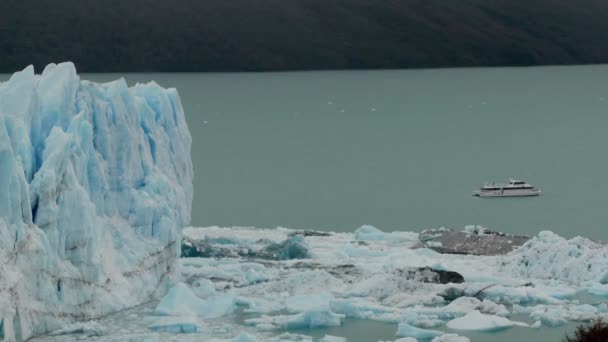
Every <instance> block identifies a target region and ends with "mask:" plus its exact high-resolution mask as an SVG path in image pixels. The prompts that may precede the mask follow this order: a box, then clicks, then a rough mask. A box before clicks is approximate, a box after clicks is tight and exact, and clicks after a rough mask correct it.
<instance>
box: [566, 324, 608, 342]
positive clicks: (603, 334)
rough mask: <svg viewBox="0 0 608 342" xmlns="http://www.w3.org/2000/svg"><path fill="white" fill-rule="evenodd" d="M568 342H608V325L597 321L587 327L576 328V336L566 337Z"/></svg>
mask: <svg viewBox="0 0 608 342" xmlns="http://www.w3.org/2000/svg"><path fill="white" fill-rule="evenodd" d="M565 341H566V342H606V341H608V323H606V322H603V321H595V322H593V323H592V324H590V325H588V326H585V325H580V326H578V328H576V331H575V332H574V336H566V338H565Z"/></svg>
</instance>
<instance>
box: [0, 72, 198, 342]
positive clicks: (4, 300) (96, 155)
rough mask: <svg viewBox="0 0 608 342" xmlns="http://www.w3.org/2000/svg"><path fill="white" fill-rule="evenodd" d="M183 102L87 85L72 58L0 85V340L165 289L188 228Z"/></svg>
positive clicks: (139, 88)
mask: <svg viewBox="0 0 608 342" xmlns="http://www.w3.org/2000/svg"><path fill="white" fill-rule="evenodd" d="M190 146H191V136H190V133H189V131H188V127H187V125H186V121H185V117H184V112H183V109H182V106H181V102H180V99H179V95H178V93H177V91H176V90H175V89H163V88H162V87H160V86H159V85H157V84H156V83H154V82H152V83H148V84H137V85H135V86H134V87H131V88H129V87H128V86H127V84H126V82H125V80H124V79H120V80H117V81H114V82H110V83H106V84H98V83H94V82H88V81H84V80H81V79H80V77H79V76H78V75H77V73H76V69H75V67H74V65H73V64H72V63H63V64H59V65H55V64H50V65H49V66H47V67H46V68H45V70H44V71H43V72H42V74H40V75H36V74H35V73H34V69H33V67H28V68H26V69H24V70H23V71H21V72H17V73H15V74H14V75H13V76H12V77H11V78H10V80H8V81H7V82H4V83H0V264H1V265H2V272H0V340H2V339H4V340H7V341H14V340H16V341H20V340H25V339H27V338H29V337H31V336H35V335H39V334H42V333H45V332H48V331H52V330H54V329H57V328H59V327H61V326H62V325H63V324H65V323H66V322H71V321H77V320H87V319H91V318H95V317H99V316H102V315H104V314H107V313H110V312H113V311H116V310H120V309H122V308H125V307H129V306H133V305H137V304H140V303H143V302H146V301H148V300H150V299H151V298H155V297H158V296H160V295H162V294H164V293H165V292H166V290H167V287H168V286H169V284H170V283H171V281H172V278H173V275H174V264H175V261H176V259H177V257H178V255H179V249H180V243H179V241H180V235H181V228H182V227H185V226H187V225H188V224H189V221H190V210H191V204H192V177H193V169H192V162H191V159H190Z"/></svg>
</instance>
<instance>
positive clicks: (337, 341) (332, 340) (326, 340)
mask: <svg viewBox="0 0 608 342" xmlns="http://www.w3.org/2000/svg"><path fill="white" fill-rule="evenodd" d="M319 342H347V339H346V338H345V337H341V336H332V335H325V336H323V337H321V338H320V339H319Z"/></svg>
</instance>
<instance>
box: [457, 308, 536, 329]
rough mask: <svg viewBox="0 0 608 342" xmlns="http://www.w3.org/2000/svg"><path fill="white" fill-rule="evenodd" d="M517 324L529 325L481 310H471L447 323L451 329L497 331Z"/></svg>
mask: <svg viewBox="0 0 608 342" xmlns="http://www.w3.org/2000/svg"><path fill="white" fill-rule="evenodd" d="M515 325H519V326H525V327H527V326H528V325H527V324H526V323H522V322H516V321H511V320H510V319H508V318H505V317H500V316H496V315H486V314H482V313H481V312H479V310H474V311H471V312H470V313H468V314H467V315H465V316H463V317H458V318H455V319H453V320H451V321H449V322H448V323H447V327H448V328H450V329H454V330H476V331H497V330H503V329H507V328H510V327H512V326H515Z"/></svg>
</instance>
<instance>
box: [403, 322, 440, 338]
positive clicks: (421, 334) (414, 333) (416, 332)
mask: <svg viewBox="0 0 608 342" xmlns="http://www.w3.org/2000/svg"><path fill="white" fill-rule="evenodd" d="M441 335H443V332H442V331H437V330H428V329H420V328H416V327H414V326H411V325H409V324H407V323H399V326H398V327H397V336H400V337H413V338H415V339H422V340H429V339H432V338H435V337H438V336H441Z"/></svg>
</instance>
